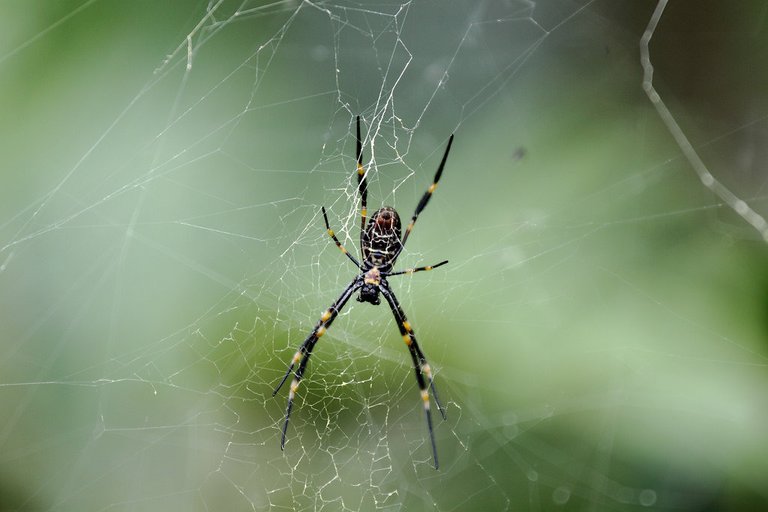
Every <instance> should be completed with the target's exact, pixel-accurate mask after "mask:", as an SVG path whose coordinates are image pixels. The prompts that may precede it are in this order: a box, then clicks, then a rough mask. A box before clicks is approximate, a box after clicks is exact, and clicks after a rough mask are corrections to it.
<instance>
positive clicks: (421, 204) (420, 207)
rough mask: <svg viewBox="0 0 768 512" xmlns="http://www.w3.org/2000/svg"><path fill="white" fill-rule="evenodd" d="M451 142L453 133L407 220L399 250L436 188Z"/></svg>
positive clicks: (403, 245)
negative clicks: (432, 175)
mask: <svg viewBox="0 0 768 512" xmlns="http://www.w3.org/2000/svg"><path fill="white" fill-rule="evenodd" d="M451 144H453V135H451V136H450V138H449V139H448V145H447V146H446V147H445V153H443V159H442V160H441V161H440V166H439V167H438V168H437V172H436V173H435V178H434V179H433V180H432V184H431V185H430V186H429V188H428V189H427V191H426V192H424V195H423V196H421V200H420V201H419V204H418V205H417V206H416V211H415V212H414V214H413V217H411V222H409V223H408V227H406V228H405V235H404V236H403V241H402V243H401V244H400V250H401V251H402V250H403V247H405V241H406V240H408V236H409V235H410V234H411V231H412V230H413V225H414V224H416V219H417V218H418V217H419V214H420V213H421V212H422V210H424V208H425V207H426V206H427V203H428V202H429V198H430V197H432V193H433V192H434V191H435V189H436V188H437V182H438V181H440V176H441V175H442V174H443V168H444V167H445V161H446V160H447V159H448V152H449V151H450V150H451Z"/></svg>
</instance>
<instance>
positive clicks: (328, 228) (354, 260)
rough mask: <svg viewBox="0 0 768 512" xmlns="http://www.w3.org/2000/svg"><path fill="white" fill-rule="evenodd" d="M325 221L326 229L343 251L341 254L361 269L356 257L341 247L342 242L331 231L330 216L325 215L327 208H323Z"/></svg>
mask: <svg viewBox="0 0 768 512" xmlns="http://www.w3.org/2000/svg"><path fill="white" fill-rule="evenodd" d="M323 219H325V229H327V230H328V234H329V235H331V238H333V241H334V242H336V247H338V248H339V250H341V252H343V253H344V254H346V255H347V258H349V259H350V260H352V263H354V264H355V266H356V267H357V268H360V262H358V261H357V259H356V258H355V257H354V256H352V255H351V254H349V251H347V250H346V249H345V248H344V246H343V245H341V242H339V239H338V238H337V237H336V233H334V232H333V230H332V229H331V225H330V224H329V223H328V214H327V213H325V206H323Z"/></svg>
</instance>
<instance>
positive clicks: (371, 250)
mask: <svg viewBox="0 0 768 512" xmlns="http://www.w3.org/2000/svg"><path fill="white" fill-rule="evenodd" d="M400 231H401V225H400V216H399V215H398V214H397V211H395V209H394V208H392V207H391V206H384V207H382V208H379V209H378V210H376V212H374V214H373V216H372V217H371V220H370V221H368V225H367V226H366V227H365V231H363V236H362V241H361V246H362V247H361V249H362V252H363V265H364V266H366V267H367V268H372V267H378V268H379V269H381V270H382V271H383V272H387V271H389V270H390V269H391V268H392V265H394V263H395V260H396V259H397V256H398V254H399V253H400V249H401V247H402V242H401V239H400Z"/></svg>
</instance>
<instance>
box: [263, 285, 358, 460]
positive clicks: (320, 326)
mask: <svg viewBox="0 0 768 512" xmlns="http://www.w3.org/2000/svg"><path fill="white" fill-rule="evenodd" d="M362 285H363V280H362V278H361V277H357V278H355V280H354V281H352V282H351V283H350V284H349V286H347V288H346V289H345V290H344V291H343V292H342V293H341V295H340V296H339V298H338V299H336V302H334V303H333V305H332V306H331V307H330V308H328V309H326V310H325V311H324V312H323V314H322V316H321V317H320V320H319V321H318V322H317V324H316V325H315V328H314V329H312V332H311V333H310V334H309V336H307V338H306V339H305V340H304V342H303V343H302V344H301V345H300V346H299V349H298V350H297V351H296V353H295V354H294V355H293V359H291V364H290V365H289V366H288V370H287V371H286V372H285V375H284V376H283V378H282V380H281V381H280V384H278V385H277V387H276V388H275V390H274V391H273V392H272V396H275V395H276V394H277V392H278V391H280V388H281V387H282V386H283V384H285V381H286V380H288V376H289V375H290V374H291V372H292V371H293V369H294V367H295V366H296V364H297V363H298V364H299V367H298V368H297V369H296V373H295V374H294V377H293V382H291V390H290V392H289V393H288V406H287V407H286V408H285V421H284V422H283V435H282V437H281V439H280V449H281V450H282V449H283V448H285V433H286V431H287V430H288V421H289V420H290V419H291V409H292V408H293V400H294V398H295V397H296V391H297V390H298V388H299V382H301V377H302V376H303V375H304V370H305V369H306V368H307V362H308V361H309V357H310V356H311V355H312V349H313V348H315V343H317V340H318V339H320V337H321V336H322V335H323V334H325V331H326V330H327V329H328V327H330V325H331V324H332V323H333V321H334V319H335V318H336V316H338V314H339V312H340V311H341V308H343V307H344V304H346V303H347V301H348V300H349V298H350V297H351V296H352V294H353V293H355V292H356V291H357V290H358V289H359V288H360V287H361V286H362Z"/></svg>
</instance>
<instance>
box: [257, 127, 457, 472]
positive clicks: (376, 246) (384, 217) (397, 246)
mask: <svg viewBox="0 0 768 512" xmlns="http://www.w3.org/2000/svg"><path fill="white" fill-rule="evenodd" d="M452 142H453V135H451V137H450V138H449V139H448V146H446V148H445V153H444V154H443V159H442V160H441V161H440V166H439V167H438V168H437V172H436V173H435V178H434V180H432V185H430V187H429V188H428V189H427V191H426V192H425V193H424V195H423V196H422V197H421V200H420V201H419V204H418V205H417V206H416V212H415V213H414V214H413V217H411V221H410V222H409V223H408V226H407V227H406V229H405V235H404V236H403V237H402V238H401V237H400V233H401V225H400V216H399V215H398V214H397V212H396V211H395V209H394V208H392V207H391V206H384V207H383V208H379V209H378V210H376V211H375V212H374V214H373V215H372V216H371V220H370V221H369V222H368V223H367V224H366V213H367V203H368V182H367V180H366V179H365V168H364V167H363V142H362V140H361V138H360V116H358V117H357V190H358V192H359V193H360V202H361V214H362V221H361V223H360V249H361V252H362V259H363V261H362V264H361V263H360V262H358V261H357V258H355V257H354V256H352V255H351V254H349V252H347V250H346V249H345V248H344V246H343V245H341V242H340V241H339V239H338V238H337V237H336V234H335V233H334V232H333V230H332V229H331V226H330V224H329V222H328V214H327V213H326V212H325V207H323V209H322V211H323V219H324V220H325V227H326V229H327V230H328V234H329V235H330V236H331V238H333V241H334V242H336V245H337V246H338V248H339V249H341V252H343V253H344V254H346V255H347V257H348V258H349V259H350V260H351V261H352V263H354V264H355V266H356V267H357V268H358V269H360V274H358V275H357V276H356V277H355V279H353V280H352V282H351V283H350V284H349V286H347V288H346V289H345V290H344V291H343V292H342V293H341V296H340V297H339V298H338V299H336V302H334V303H333V305H332V306H331V307H330V308H328V309H327V310H325V311H324V312H323V314H322V316H321V317H320V321H319V322H318V323H317V324H316V325H315V328H314V329H313V330H312V332H311V333H310V335H309V336H308V337H307V339H305V340H304V343H302V344H301V346H300V347H299V350H298V351H296V353H295V354H294V355H293V359H292V360H291V363H290V365H289V366H288V370H287V371H286V372H285V375H284V376H283V379H282V380H281V381H280V384H278V385H277V387H276V388H275V390H274V392H273V393H272V396H275V395H276V394H277V392H278V391H279V390H280V388H281V387H282V386H283V384H284V383H285V381H286V380H287V379H288V377H289V376H290V375H291V372H293V369H294V368H296V372H295V374H294V378H293V382H291V390H290V392H289V393H288V406H287V408H286V410H285V421H284V422H283V436H282V438H281V440H280V447H281V448H283V447H284V446H285V433H286V431H287V430H288V420H290V418H291V408H292V407H293V400H294V398H295V397H296V391H297V390H298V388H299V383H300V382H301V378H302V377H303V376H304V371H305V370H306V368H307V362H308V361H309V356H311V355H312V349H313V348H315V344H316V343H317V340H318V339H320V337H321V336H322V335H323V334H325V332H326V330H327V329H328V327H330V325H331V323H332V322H333V320H334V319H335V318H336V317H337V316H338V314H339V311H341V308H343V307H344V305H345V304H346V303H347V301H348V300H349V299H350V297H352V295H353V294H354V293H355V292H357V291H358V290H359V291H360V295H359V296H358V298H357V300H358V301H360V302H368V303H370V304H373V305H377V304H380V303H381V299H380V298H379V295H383V296H384V299H385V300H386V301H387V304H389V307H390V309H391V310H392V313H393V314H394V315H395V322H396V323H397V327H398V329H399V330H400V335H401V336H402V338H403V341H404V342H405V344H406V345H407V346H408V350H409V351H410V354H411V359H412V360H413V367H414V369H415V370H416V382H417V383H418V385H419V390H420V392H421V400H422V404H423V405H424V412H425V413H426V416H427V428H428V430H429V438H430V441H431V443H432V456H433V458H434V461H435V469H437V467H438V464H437V447H436V445H435V435H434V433H433V431H432V415H431V414H430V412H429V389H430V388H431V389H432V396H433V398H434V400H435V404H436V405H437V409H438V410H439V411H440V414H441V415H442V416H443V419H445V410H444V409H443V406H442V405H441V404H440V399H439V398H438V396H437V390H436V389H435V385H434V382H433V380H432V370H431V368H430V366H429V364H428V363H427V359H426V357H424V353H423V352H422V351H421V348H419V344H418V343H417V342H416V335H415V334H414V332H413V328H412V327H411V324H410V323H409V322H408V319H407V318H406V317H405V313H404V312H403V309H402V308H401V307H400V303H399V302H398V300H397V298H396V297H395V293H394V292H393V291H392V289H391V288H390V287H389V282H388V281H387V277H389V276H397V275H401V274H412V273H414V272H421V271H423V270H432V269H433V268H436V267H439V266H440V265H445V264H446V263H448V261H441V262H440V263H438V264H437V265H428V266H425V267H417V268H409V269H405V270H400V271H397V272H392V267H393V266H394V264H395V260H397V257H398V256H399V255H400V252H401V251H402V250H403V247H404V246H405V242H406V241H407V240H408V236H409V235H410V234H411V230H412V229H413V225H414V224H415V223H416V219H417V218H418V216H419V214H420V213H421V211H422V210H423V209H424V207H425V206H426V205H427V203H428V202H429V198H430V197H432V193H433V192H434V191H435V188H437V182H438V181H439V180H440V175H441V174H442V173H443V167H445V161H446V159H447V158H448V152H449V151H450V150H451V143H452ZM296 365H298V368H297V367H296Z"/></svg>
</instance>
